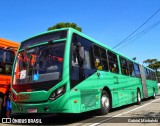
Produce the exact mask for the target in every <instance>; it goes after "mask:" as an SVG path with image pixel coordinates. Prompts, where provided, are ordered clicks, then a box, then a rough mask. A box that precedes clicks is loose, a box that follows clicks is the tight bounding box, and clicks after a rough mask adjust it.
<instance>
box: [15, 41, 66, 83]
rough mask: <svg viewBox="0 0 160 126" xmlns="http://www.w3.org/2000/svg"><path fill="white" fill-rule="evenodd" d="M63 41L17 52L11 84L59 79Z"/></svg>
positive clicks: (60, 75)
mask: <svg viewBox="0 0 160 126" xmlns="http://www.w3.org/2000/svg"><path fill="white" fill-rule="evenodd" d="M64 47H65V42H58V43H50V44H45V45H39V46H36V47H33V48H29V49H24V50H23V51H20V52H18V54H17V60H16V64H15V72H14V81H13V85H18V84H29V83H30V84H31V83H38V82H44V81H51V80H61V78H62V66H63V56H64Z"/></svg>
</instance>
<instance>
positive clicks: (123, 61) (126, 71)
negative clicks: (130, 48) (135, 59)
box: [120, 57, 129, 75]
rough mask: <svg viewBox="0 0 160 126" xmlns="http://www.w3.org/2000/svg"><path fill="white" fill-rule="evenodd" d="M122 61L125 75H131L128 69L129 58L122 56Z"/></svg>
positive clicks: (122, 70) (122, 69)
mask: <svg viewBox="0 0 160 126" xmlns="http://www.w3.org/2000/svg"><path fill="white" fill-rule="evenodd" d="M120 63H121V72H122V74H123V75H129V71H128V65H127V60H126V59H124V58H122V57H120Z"/></svg>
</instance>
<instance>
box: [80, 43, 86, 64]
mask: <svg viewBox="0 0 160 126" xmlns="http://www.w3.org/2000/svg"><path fill="white" fill-rule="evenodd" d="M84 55H85V54H84V47H83V46H80V47H79V64H80V66H81V65H83V61H84V58H85V56H84Z"/></svg>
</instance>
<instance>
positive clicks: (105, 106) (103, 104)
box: [102, 95, 109, 110]
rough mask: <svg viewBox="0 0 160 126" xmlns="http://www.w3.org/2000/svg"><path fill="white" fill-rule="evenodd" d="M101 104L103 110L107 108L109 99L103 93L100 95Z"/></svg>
mask: <svg viewBox="0 0 160 126" xmlns="http://www.w3.org/2000/svg"><path fill="white" fill-rule="evenodd" d="M102 106H103V108H104V109H105V110H106V109H108V108H109V99H108V97H107V96H105V95H103V96H102Z"/></svg>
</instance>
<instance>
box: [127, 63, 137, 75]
mask: <svg viewBox="0 0 160 126" xmlns="http://www.w3.org/2000/svg"><path fill="white" fill-rule="evenodd" d="M128 66H129V75H130V76H132V77H135V76H136V75H135V72H134V66H133V62H131V61H128Z"/></svg>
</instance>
